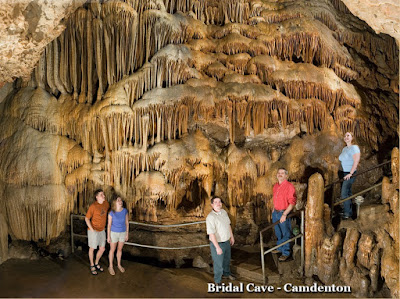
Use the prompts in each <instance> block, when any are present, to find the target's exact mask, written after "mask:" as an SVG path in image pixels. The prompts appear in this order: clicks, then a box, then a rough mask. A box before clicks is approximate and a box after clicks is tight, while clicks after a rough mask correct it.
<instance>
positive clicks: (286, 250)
mask: <svg viewBox="0 0 400 299" xmlns="http://www.w3.org/2000/svg"><path fill="white" fill-rule="evenodd" d="M283 212H284V211H280V212H278V211H275V210H274V211H273V212H272V223H275V222H276V221H278V220H279V219H281V217H282V214H283ZM274 228H275V235H276V237H277V238H278V242H277V245H279V244H282V243H283V242H285V241H287V240H289V239H290V237H291V235H292V225H291V223H290V219H286V221H285V222H282V223H279V224H277V225H275V226H274ZM278 250H279V251H280V252H282V255H286V256H289V255H290V243H287V244H285V245H282V246H281V247H279V248H278Z"/></svg>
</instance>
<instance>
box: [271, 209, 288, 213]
mask: <svg viewBox="0 0 400 299" xmlns="http://www.w3.org/2000/svg"><path fill="white" fill-rule="evenodd" d="M274 211H275V212H278V213H280V212H284V211H286V209H283V210H277V209H274Z"/></svg>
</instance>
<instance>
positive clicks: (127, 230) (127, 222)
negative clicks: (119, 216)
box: [125, 213, 129, 242]
mask: <svg viewBox="0 0 400 299" xmlns="http://www.w3.org/2000/svg"><path fill="white" fill-rule="evenodd" d="M125 225H126V236H125V242H127V241H128V239H129V217H128V213H126V215H125Z"/></svg>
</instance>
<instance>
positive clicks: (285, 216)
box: [279, 204, 294, 223]
mask: <svg viewBox="0 0 400 299" xmlns="http://www.w3.org/2000/svg"><path fill="white" fill-rule="evenodd" d="M293 208H294V204H289V205H288V207H287V208H286V210H285V211H284V212H283V213H282V216H281V219H280V220H279V222H280V223H282V222H285V221H286V218H287V216H288V215H289V213H290V212H291V211H292V210H293Z"/></svg>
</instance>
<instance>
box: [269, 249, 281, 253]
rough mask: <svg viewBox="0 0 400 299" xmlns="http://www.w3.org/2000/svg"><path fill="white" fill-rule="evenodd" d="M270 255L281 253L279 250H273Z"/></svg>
mask: <svg viewBox="0 0 400 299" xmlns="http://www.w3.org/2000/svg"><path fill="white" fill-rule="evenodd" d="M271 252H272V253H281V252H280V250H279V249H274V250H272V251H271Z"/></svg>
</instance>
